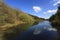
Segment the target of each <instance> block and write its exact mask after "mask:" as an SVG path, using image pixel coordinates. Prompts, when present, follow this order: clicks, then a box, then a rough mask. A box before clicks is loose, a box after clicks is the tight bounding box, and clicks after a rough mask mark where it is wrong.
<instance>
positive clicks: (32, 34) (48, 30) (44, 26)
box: [14, 21, 58, 40]
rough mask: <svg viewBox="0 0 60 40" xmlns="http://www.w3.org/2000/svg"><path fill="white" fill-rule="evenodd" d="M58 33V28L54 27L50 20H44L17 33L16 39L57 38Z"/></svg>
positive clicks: (54, 39)
mask: <svg viewBox="0 0 60 40" xmlns="http://www.w3.org/2000/svg"><path fill="white" fill-rule="evenodd" d="M57 34H58V33H57V30H56V29H55V28H52V26H51V25H50V22H49V21H43V22H39V24H37V25H33V26H32V27H30V28H28V29H27V31H25V32H22V33H21V34H19V35H17V36H16V38H15V39H14V40H56V37H57Z"/></svg>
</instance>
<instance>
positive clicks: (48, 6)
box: [4, 0, 60, 18]
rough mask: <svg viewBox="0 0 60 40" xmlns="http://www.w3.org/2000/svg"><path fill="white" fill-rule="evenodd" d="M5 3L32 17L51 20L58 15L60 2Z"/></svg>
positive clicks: (7, 0)
mask: <svg viewBox="0 0 60 40" xmlns="http://www.w3.org/2000/svg"><path fill="white" fill-rule="evenodd" d="M4 2H5V3H6V4H8V5H9V6H11V7H13V8H15V9H19V10H22V11H24V12H26V13H29V14H31V15H35V16H38V17H42V18H49V17H50V16H52V15H53V14H55V13H56V11H57V6H58V3H60V0H5V1H4Z"/></svg>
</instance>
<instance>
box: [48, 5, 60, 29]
mask: <svg viewBox="0 0 60 40" xmlns="http://www.w3.org/2000/svg"><path fill="white" fill-rule="evenodd" d="M49 20H50V21H51V22H52V24H53V25H54V26H55V27H56V28H59V29H60V27H59V26H60V6H58V10H57V12H56V14H54V15H52V16H51V17H50V19H49Z"/></svg>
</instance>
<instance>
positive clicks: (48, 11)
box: [44, 10, 57, 14]
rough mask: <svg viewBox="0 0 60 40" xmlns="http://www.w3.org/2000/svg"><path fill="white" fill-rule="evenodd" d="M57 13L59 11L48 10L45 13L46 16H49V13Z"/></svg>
mask: <svg viewBox="0 0 60 40" xmlns="http://www.w3.org/2000/svg"><path fill="white" fill-rule="evenodd" d="M55 12H57V10H47V11H46V12H44V14H47V13H55Z"/></svg>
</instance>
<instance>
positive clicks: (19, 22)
mask: <svg viewBox="0 0 60 40" xmlns="http://www.w3.org/2000/svg"><path fill="white" fill-rule="evenodd" d="M19 24H25V22H22V21H17V20H16V21H15V23H14V24H5V25H3V26H0V30H6V29H8V28H11V27H15V26H17V25H19Z"/></svg>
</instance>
